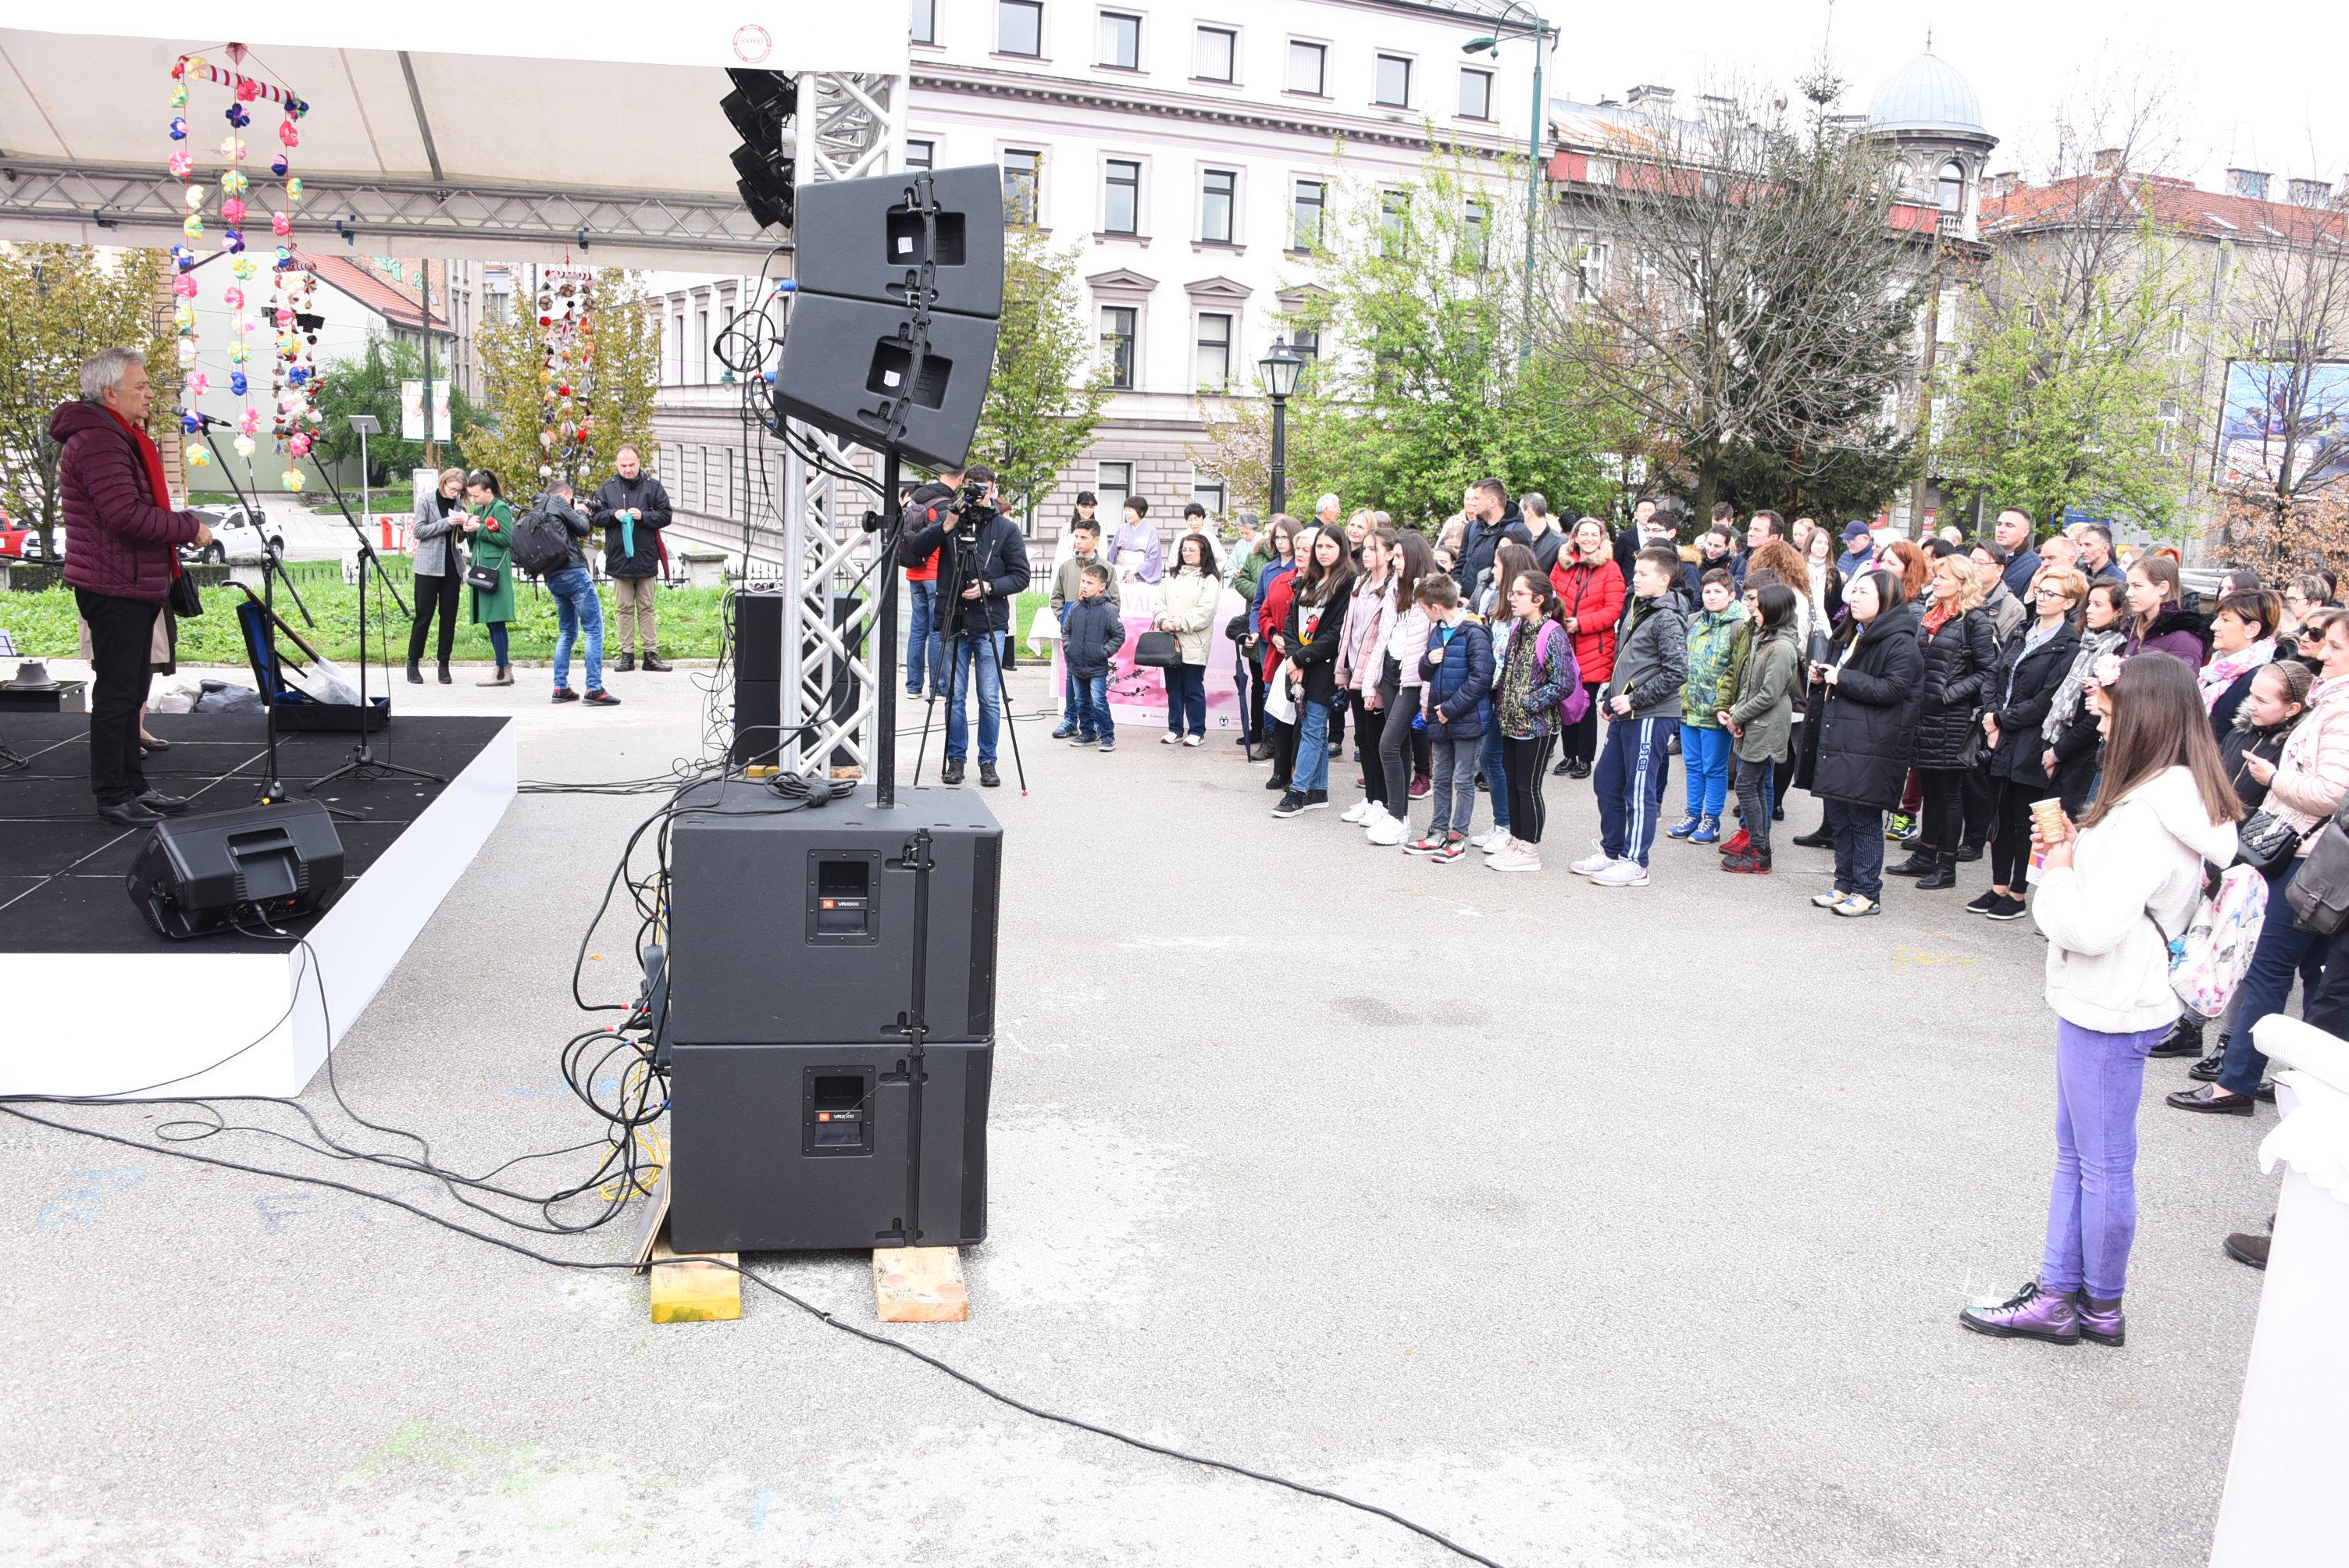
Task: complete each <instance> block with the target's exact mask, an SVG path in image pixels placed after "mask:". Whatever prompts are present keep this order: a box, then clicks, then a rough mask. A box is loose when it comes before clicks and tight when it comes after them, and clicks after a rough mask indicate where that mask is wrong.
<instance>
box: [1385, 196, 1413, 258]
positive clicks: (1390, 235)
mask: <svg viewBox="0 0 2349 1568" xmlns="http://www.w3.org/2000/svg"><path fill="white" fill-rule="evenodd" d="M1410 230H1411V196H1410V194H1409V193H1408V192H1406V191H1386V192H1385V193H1384V194H1382V195H1381V196H1380V197H1379V254H1381V256H1384V257H1386V258H1387V259H1388V260H1390V261H1392V260H1393V259H1394V258H1396V257H1398V256H1400V255H1402V253H1403V244H1404V240H1405V237H1406V236H1407V235H1408V234H1409V232H1410Z"/></svg>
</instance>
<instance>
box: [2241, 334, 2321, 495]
mask: <svg viewBox="0 0 2349 1568" xmlns="http://www.w3.org/2000/svg"><path fill="white" fill-rule="evenodd" d="M2287 447H2289V448H2290V449H2291V463H2292V472H2291V473H2289V474H2287V473H2284V472H2282V468H2283V465H2284V461H2285V451H2286V448H2287ZM2217 467H2218V477H2219V480H2220V483H2222V484H2256V485H2261V486H2264V487H2269V488H2277V489H2281V488H2286V487H2290V488H2300V487H2302V486H2305V485H2309V484H2323V483H2325V482H2327V481H2329V480H2341V479H2349V361H2341V360H2319V361H2317V362H2316V363H2314V364H2313V365H2305V366H2303V365H2300V364H2296V363H2294V362H2292V361H2290V360H2265V359H2233V360H2230V361H2228V363H2227V401H2226V406H2225V407H2224V408H2223V409H2222V410H2221V411H2220V417H2219V460H2218V465H2217Z"/></svg>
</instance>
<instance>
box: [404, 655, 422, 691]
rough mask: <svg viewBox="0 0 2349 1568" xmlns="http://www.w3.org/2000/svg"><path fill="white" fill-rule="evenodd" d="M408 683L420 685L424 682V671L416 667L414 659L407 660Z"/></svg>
mask: <svg viewBox="0 0 2349 1568" xmlns="http://www.w3.org/2000/svg"><path fill="white" fill-rule="evenodd" d="M408 684H409V686H422V685H423V684H424V672H423V671H422V670H419V669H418V668H417V667H416V661H415V660H414V659H410V660H409V661H408Z"/></svg>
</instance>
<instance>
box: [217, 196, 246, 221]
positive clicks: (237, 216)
mask: <svg viewBox="0 0 2349 1568" xmlns="http://www.w3.org/2000/svg"><path fill="white" fill-rule="evenodd" d="M221 222H223V223H230V224H235V223H242V222H244V203H243V202H242V201H238V200H237V199H236V198H235V197H233V196H232V197H230V198H229V199H228V200H227V201H223V202H222V203H221Z"/></svg>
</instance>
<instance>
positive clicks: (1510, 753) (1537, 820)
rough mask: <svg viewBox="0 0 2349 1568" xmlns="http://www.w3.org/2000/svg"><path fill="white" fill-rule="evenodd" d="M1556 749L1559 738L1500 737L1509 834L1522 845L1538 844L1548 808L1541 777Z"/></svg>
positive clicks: (1540, 736) (1543, 736)
mask: <svg viewBox="0 0 2349 1568" xmlns="http://www.w3.org/2000/svg"><path fill="white" fill-rule="evenodd" d="M1556 750H1557V737H1556V736H1554V735H1532V736H1527V737H1526V738H1525V739H1523V740H1519V739H1518V738H1516V737H1515V736H1509V735H1505V736H1503V737H1501V771H1502V772H1503V773H1504V774H1506V776H1507V788H1508V791H1509V837H1511V838H1513V839H1515V840H1516V841H1517V842H1519V843H1521V844H1538V843H1540V842H1541V840H1542V824H1543V823H1544V822H1545V821H1547V820H1548V819H1549V810H1548V809H1547V806H1546V805H1545V804H1544V802H1543V800H1542V777H1543V775H1545V774H1547V772H1548V771H1549V759H1550V757H1551V755H1552V754H1553V753H1554V752H1555V751H1556Z"/></svg>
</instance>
